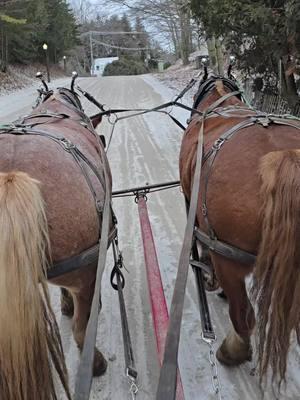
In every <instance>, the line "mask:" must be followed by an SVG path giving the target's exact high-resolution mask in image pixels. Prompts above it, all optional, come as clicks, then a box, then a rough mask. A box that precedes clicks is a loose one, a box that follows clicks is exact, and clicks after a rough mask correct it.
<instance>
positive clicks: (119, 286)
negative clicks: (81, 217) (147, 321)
mask: <svg viewBox="0 0 300 400" xmlns="http://www.w3.org/2000/svg"><path fill="white" fill-rule="evenodd" d="M112 245H113V254H114V261H115V265H114V268H113V270H112V273H111V278H110V281H111V285H112V287H113V288H114V289H115V290H117V291H118V297H119V306H120V315H121V325H122V335H123V346H124V358H125V365H126V368H125V373H126V376H128V377H129V378H130V379H131V380H133V381H136V379H137V377H138V373H137V370H136V367H135V361H134V355H133V349H132V344H131V338H130V331H129V325H128V319H127V313H126V306H125V300H124V295H123V289H124V287H125V278H124V275H123V273H122V271H121V268H123V267H124V265H123V257H122V254H121V252H120V251H119V249H118V239H117V238H116V239H115V240H114V242H113V243H112ZM115 280H116V283H115Z"/></svg>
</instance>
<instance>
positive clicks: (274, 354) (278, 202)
mask: <svg viewBox="0 0 300 400" xmlns="http://www.w3.org/2000/svg"><path fill="white" fill-rule="evenodd" d="M260 175H261V178H262V186H261V200H262V209H261V211H262V233H261V244H260V248H259V252H258V256H257V261H256V265H255V269H254V279H253V294H254V298H255V299H256V301H257V305H258V307H257V308H258V315H257V333H258V357H259V361H258V362H259V372H260V379H261V381H262V378H263V377H264V376H265V374H266V372H267V370H268V368H269V367H271V368H272V371H273V375H272V376H273V380H274V379H276V380H277V383H278V385H279V387H280V385H281V383H282V382H283V381H285V374H286V365H287V356H288V351H289V346H290V337H291V333H292V332H293V331H295V332H296V335H297V339H298V343H299V342H300V150H287V151H276V152H272V153H269V154H267V155H266V156H264V157H263V158H262V162H261V166H260Z"/></svg>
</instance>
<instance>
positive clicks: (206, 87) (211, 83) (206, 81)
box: [192, 75, 243, 115]
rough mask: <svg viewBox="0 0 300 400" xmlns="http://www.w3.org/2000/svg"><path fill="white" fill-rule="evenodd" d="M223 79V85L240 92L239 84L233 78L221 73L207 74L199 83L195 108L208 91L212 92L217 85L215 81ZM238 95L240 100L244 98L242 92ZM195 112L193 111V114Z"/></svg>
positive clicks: (232, 90)
mask: <svg viewBox="0 0 300 400" xmlns="http://www.w3.org/2000/svg"><path fill="white" fill-rule="evenodd" d="M218 80H220V81H222V82H223V85H224V86H225V87H227V88H228V89H229V90H230V91H231V92H238V91H240V89H239V87H238V85H237V84H236V83H235V82H234V81H233V80H232V79H228V78H225V77H224V76H219V75H212V76H211V77H209V78H207V77H206V76H205V77H204V78H203V79H202V80H201V82H200V84H199V88H198V91H197V93H196V95H195V100H194V104H193V109H197V107H198V106H199V104H200V102H201V101H202V100H203V99H204V98H205V97H206V96H207V94H208V93H210V92H211V91H212V90H213V89H214V87H215V82H216V81H218ZM237 97H238V99H239V100H243V97H242V95H241V93H239V94H237ZM194 113H195V112H194V111H192V115H193V114H194Z"/></svg>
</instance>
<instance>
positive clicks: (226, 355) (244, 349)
mask: <svg viewBox="0 0 300 400" xmlns="http://www.w3.org/2000/svg"><path fill="white" fill-rule="evenodd" d="M236 336H237V337H238V338H239V342H237V341H236V342H235V343H234V345H233V346H232V347H231V348H230V347H229V346H228V342H229V340H228V338H226V339H225V340H224V341H223V343H222V344H221V346H220V347H219V348H218V350H217V353H216V357H217V359H218V361H219V362H220V363H221V364H224V365H227V366H229V367H232V366H236V365H240V364H243V363H244V362H246V361H251V360H252V346H251V344H250V341H249V340H247V341H244V340H243V339H242V338H240V337H239V336H238V335H236Z"/></svg>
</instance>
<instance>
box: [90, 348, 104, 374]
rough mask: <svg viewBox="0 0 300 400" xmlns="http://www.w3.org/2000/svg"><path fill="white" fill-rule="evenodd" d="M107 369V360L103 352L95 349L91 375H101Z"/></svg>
mask: <svg viewBox="0 0 300 400" xmlns="http://www.w3.org/2000/svg"><path fill="white" fill-rule="evenodd" d="M106 370H107V361H106V359H105V358H104V356H103V354H102V353H101V352H100V351H99V350H97V349H95V356H94V366H93V375H94V376H101V375H103V374H105V372H106Z"/></svg>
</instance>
